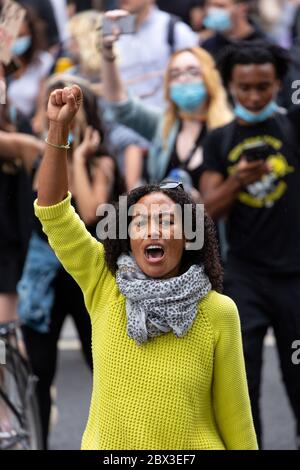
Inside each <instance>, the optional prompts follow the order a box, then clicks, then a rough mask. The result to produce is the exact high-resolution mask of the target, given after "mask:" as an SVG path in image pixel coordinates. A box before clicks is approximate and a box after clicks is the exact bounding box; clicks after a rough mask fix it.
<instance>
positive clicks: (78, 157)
mask: <svg viewBox="0 0 300 470" xmlns="http://www.w3.org/2000/svg"><path fill="white" fill-rule="evenodd" d="M73 159H74V162H75V163H79V164H85V162H86V154H85V152H84V151H82V150H81V149H80V148H77V149H76V150H75V151H74V153H73Z"/></svg>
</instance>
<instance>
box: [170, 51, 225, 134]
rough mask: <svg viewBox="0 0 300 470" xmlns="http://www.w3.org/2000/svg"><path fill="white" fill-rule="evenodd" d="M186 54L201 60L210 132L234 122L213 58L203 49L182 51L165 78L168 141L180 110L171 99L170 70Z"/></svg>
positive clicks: (174, 55)
mask: <svg viewBox="0 0 300 470" xmlns="http://www.w3.org/2000/svg"><path fill="white" fill-rule="evenodd" d="M184 52H191V53H192V54H194V56H196V57H197V59H198V60H199V64H200V66H201V72H202V76H203V81H204V84H205V86H206V89H207V93H208V106H207V112H206V125H207V128H208V130H212V129H215V128H217V127H222V126H225V125H226V124H228V123H229V122H231V121H232V120H233V114H232V112H231V110H230V107H229V104H228V101H227V95H226V91H225V89H224V87H223V85H222V80H221V76H220V74H219V72H218V71H217V68H216V64H215V61H214V59H213V58H212V56H211V55H210V54H209V53H208V52H206V51H205V50H204V49H202V48H201V47H192V48H186V49H181V50H180V51H177V52H175V53H174V54H173V55H172V57H171V60H170V62H169V64H168V67H167V72H166V77H165V97H166V100H167V103H168V107H167V110H166V112H165V117H164V126H163V138H164V140H165V141H167V139H168V135H169V133H170V130H171V128H172V127H173V125H174V123H175V121H176V119H177V118H178V114H179V110H178V107H177V106H176V104H175V103H174V102H173V101H172V100H171V97H170V70H171V67H172V64H173V60H174V59H175V57H177V56H178V55H180V54H182V53H184Z"/></svg>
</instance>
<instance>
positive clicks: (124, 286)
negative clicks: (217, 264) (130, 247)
mask: <svg viewBox="0 0 300 470" xmlns="http://www.w3.org/2000/svg"><path fill="white" fill-rule="evenodd" d="M117 263H118V270H117V274H116V281H117V284H118V287H119V289H120V291H121V293H122V294H123V295H124V296H125V298H126V314H127V333H128V336H129V337H130V338H132V339H133V340H135V341H136V343H137V344H139V345H141V344H142V343H145V342H146V341H147V340H148V339H149V338H152V337H155V336H159V335H161V334H163V333H167V332H169V331H173V333H174V334H175V336H177V337H182V336H184V335H185V334H186V333H187V332H188V330H189V329H190V328H191V326H192V324H193V321H194V319H195V317H196V314H197V304H198V302H199V300H201V299H202V298H203V297H205V296H206V295H207V294H208V292H209V291H210V290H211V284H210V281H209V279H208V277H207V275H206V274H205V272H204V267H203V266H199V265H193V266H191V267H190V268H189V270H188V271H186V272H185V273H184V274H182V275H180V276H178V277H173V278H170V279H166V280H159V279H152V278H149V277H148V276H146V275H145V274H144V273H143V272H142V271H141V270H140V268H139V267H138V265H137V264H136V262H135V260H134V258H133V257H132V256H130V255H125V254H122V255H121V256H120V257H119V259H118V262H117Z"/></svg>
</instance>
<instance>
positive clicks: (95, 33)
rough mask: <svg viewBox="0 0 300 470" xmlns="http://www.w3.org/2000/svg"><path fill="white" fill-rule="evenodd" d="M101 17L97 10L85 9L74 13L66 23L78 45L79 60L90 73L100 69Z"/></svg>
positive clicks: (97, 71)
mask: <svg viewBox="0 0 300 470" xmlns="http://www.w3.org/2000/svg"><path fill="white" fill-rule="evenodd" d="M102 18H103V14H102V13H100V12H99V11H96V10H87V11H83V12H81V13H77V14H76V15H74V16H73V17H72V18H71V19H70V20H69V23H68V31H69V32H70V34H71V36H72V37H73V38H75V40H76V41H77V44H78V47H79V56H80V62H81V64H82V66H83V68H84V69H85V70H88V71H89V72H90V73H92V74H96V73H100V71H101V55H100V53H99V41H100V33H99V27H101V25H102Z"/></svg>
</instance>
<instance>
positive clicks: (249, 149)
mask: <svg viewBox="0 0 300 470" xmlns="http://www.w3.org/2000/svg"><path fill="white" fill-rule="evenodd" d="M270 154H271V148H270V146H269V145H268V144H266V143H265V142H255V143H253V144H248V145H245V147H244V149H243V155H244V156H245V157H246V159H247V161H248V162H255V161H258V160H267V158H268V157H269V156H270Z"/></svg>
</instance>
